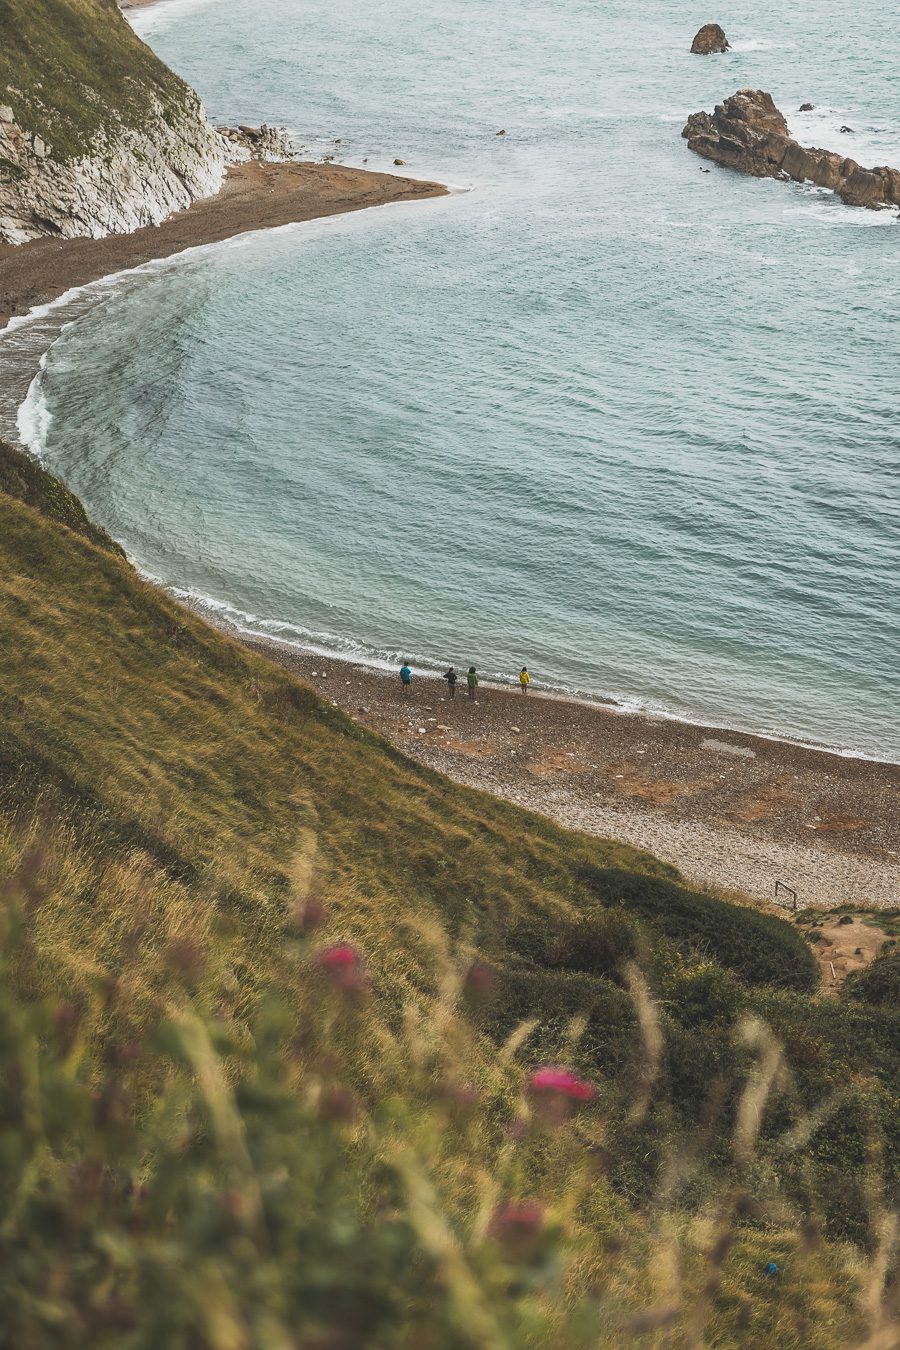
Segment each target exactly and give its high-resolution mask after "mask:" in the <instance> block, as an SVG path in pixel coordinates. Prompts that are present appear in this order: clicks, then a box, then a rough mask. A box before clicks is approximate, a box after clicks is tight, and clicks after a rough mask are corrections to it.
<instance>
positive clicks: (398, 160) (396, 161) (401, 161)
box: [394, 159, 406, 164]
mask: <svg viewBox="0 0 900 1350" xmlns="http://www.w3.org/2000/svg"><path fill="white" fill-rule="evenodd" d="M394 163H395V164H405V163H406V160H405V159H395V160H394Z"/></svg>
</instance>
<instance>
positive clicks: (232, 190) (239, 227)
mask: <svg viewBox="0 0 900 1350" xmlns="http://www.w3.org/2000/svg"><path fill="white" fill-rule="evenodd" d="M448 194H449V189H448V188H447V187H445V186H444V185H443V184H442V183H432V182H425V181H421V180H419V179H415V178H400V177H398V176H396V175H394V174H389V173H377V172H375V171H372V170H368V169H355V168H350V167H347V166H345V165H340V164H311V163H307V162H305V161H291V162H289V163H286V164H270V163H265V162H259V161H253V162H251V163H249V164H239V165H235V166H233V167H232V168H231V169H230V170H229V171H228V175H227V178H226V180H225V185H224V187H223V188H222V191H221V192H220V193H218V195H217V196H215V197H209V198H207V199H206V200H204V201H200V202H195V203H194V205H193V206H192V207H190V208H189V210H187V211H180V212H178V213H177V214H176V215H174V216H170V217H169V219H168V220H166V221H164V222H163V223H162V225H155V226H154V225H150V226H146V227H144V228H143V229H140V230H135V231H134V233H133V234H115V235H107V236H106V237H105V238H103V239H87V238H83V239H67V240H59V239H54V238H44V239H35V240H33V241H32V242H31V243H28V244H20V245H18V246H15V245H12V244H5V245H0V333H2V332H3V331H4V330H5V329H6V328H7V325H8V324H9V321H10V319H14V318H26V317H27V316H29V315H31V314H32V312H33V311H34V310H36V309H38V308H40V307H41V306H44V305H48V304H51V303H52V302H54V301H56V300H59V299H60V297H61V296H63V295H64V294H66V292H68V291H72V290H76V289H79V288H80V287H83V286H88V285H90V284H91V283H92V282H95V281H101V280H103V279H104V278H105V277H109V276H111V275H113V274H115V273H119V272H125V271H136V270H137V269H138V268H139V267H141V266H143V265H144V264H146V263H151V262H158V261H160V260H162V259H163V258H171V257H173V256H175V255H176V254H179V253H184V252H186V251H187V250H188V249H191V248H196V247H198V246H203V245H207V244H216V243H222V242H223V241H224V240H226V239H233V238H235V237H236V236H237V235H240V234H247V233H252V232H255V231H258V230H268V229H275V228H278V227H280V226H283V225H294V224H299V223H301V222H303V221H308V220H321V219H322V218H324V217H326V216H335V215H344V214H346V213H348V212H351V211H364V210H366V209H368V208H369V207H372V206H386V205H388V204H389V203H391V202H411V201H419V200H423V199H426V198H430V197H445V196H447V195H448Z"/></svg>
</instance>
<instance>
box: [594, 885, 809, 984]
mask: <svg viewBox="0 0 900 1350" xmlns="http://www.w3.org/2000/svg"><path fill="white" fill-rule="evenodd" d="M578 875H579V878H580V880H581V881H582V882H584V883H585V885H586V886H587V887H588V888H589V890H590V892H591V895H592V896H593V897H594V899H595V900H599V901H600V902H601V903H602V904H604V905H621V906H623V907H624V908H625V909H626V910H629V911H633V912H635V913H638V914H640V915H641V917H642V918H643V919H645V920H647V922H648V923H649V924H650V925H651V927H653V928H655V929H656V930H657V931H658V932H660V933H663V934H664V935H665V936H666V937H667V938H669V939H670V940H671V941H672V942H673V943H674V944H675V945H676V946H677V947H678V948H679V949H680V950H681V951H683V952H685V953H690V954H694V955H700V956H710V957H713V958H714V959H715V960H716V961H718V963H719V964H720V965H722V966H726V967H727V968H728V969H729V970H733V971H735V973H736V974H738V975H739V976H740V977H741V979H743V980H744V981H745V982H746V983H747V984H750V985H761V984H771V985H775V986H776V987H780V988H786V989H798V990H801V991H805V992H808V991H811V990H813V989H815V988H816V986H817V985H818V982H819V972H818V967H817V965H816V961H815V957H814V956H813V954H812V952H811V951H810V950H809V947H808V946H807V944H806V942H805V941H804V940H803V938H802V937H801V936H800V934H799V933H797V932H796V930H795V929H794V928H792V927H791V925H790V924H788V923H785V922H784V921H783V920H782V919H777V918H775V917H774V916H772V915H769V914H762V913H760V911H759V910H756V909H748V908H744V907H743V906H740V905H732V904H729V903H728V902H727V901H725V900H718V899H716V898H715V897H714V896H711V895H701V894H700V893H699V892H697V891H689V890H686V889H685V888H684V887H683V886H676V885H675V884H674V883H673V882H670V881H663V880H660V879H658V878H656V877H645V876H638V875H637V874H636V873H634V872H623V871H620V870H618V869H616V868H608V867H596V866H594V865H593V864H592V863H586V864H583V865H582V866H581V867H580V868H579V870H578Z"/></svg>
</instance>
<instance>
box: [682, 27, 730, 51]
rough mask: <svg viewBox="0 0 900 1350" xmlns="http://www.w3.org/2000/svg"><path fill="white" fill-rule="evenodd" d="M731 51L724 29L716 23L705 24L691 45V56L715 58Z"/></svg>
mask: <svg viewBox="0 0 900 1350" xmlns="http://www.w3.org/2000/svg"><path fill="white" fill-rule="evenodd" d="M730 50H731V43H730V42H729V41H728V39H727V37H726V36H725V29H724V28H722V26H721V25H720V24H717V23H705V24H704V25H703V27H702V28H701V29H700V31H699V32H698V33H697V35H696V37H695V38H694V41H693V42H692V43H691V54H692V55H693V56H715V55H718V54H720V53H721V52H727V51H730Z"/></svg>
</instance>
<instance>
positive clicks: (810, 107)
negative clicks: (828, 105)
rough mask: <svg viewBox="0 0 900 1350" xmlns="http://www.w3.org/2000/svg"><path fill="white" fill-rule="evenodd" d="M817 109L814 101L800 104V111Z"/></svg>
mask: <svg viewBox="0 0 900 1350" xmlns="http://www.w3.org/2000/svg"><path fill="white" fill-rule="evenodd" d="M815 110H816V108H815V104H814V103H801V104H800V112H815Z"/></svg>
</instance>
